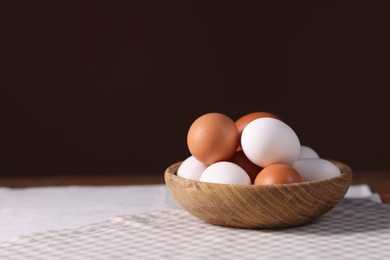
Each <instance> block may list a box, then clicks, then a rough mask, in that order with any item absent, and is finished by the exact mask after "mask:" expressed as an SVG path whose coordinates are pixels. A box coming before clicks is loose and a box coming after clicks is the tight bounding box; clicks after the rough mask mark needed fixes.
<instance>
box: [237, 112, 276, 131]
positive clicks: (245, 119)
mask: <svg viewBox="0 0 390 260" xmlns="http://www.w3.org/2000/svg"><path fill="white" fill-rule="evenodd" d="M262 117H271V118H275V119H279V120H280V118H279V117H278V116H276V115H274V114H271V113H268V112H253V113H249V114H246V115H244V116H242V117H240V118H239V119H237V120H236V122H235V123H236V125H237V128H238V133H239V134H240V135H241V133H242V131H243V130H244V128H245V127H246V126H247V125H248V124H249V123H250V122H252V121H253V120H255V119H258V118H262Z"/></svg>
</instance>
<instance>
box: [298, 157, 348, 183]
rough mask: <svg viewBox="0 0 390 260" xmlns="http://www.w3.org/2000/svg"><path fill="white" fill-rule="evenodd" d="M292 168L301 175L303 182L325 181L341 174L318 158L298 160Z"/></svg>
mask: <svg viewBox="0 0 390 260" xmlns="http://www.w3.org/2000/svg"><path fill="white" fill-rule="evenodd" d="M293 167H294V169H296V170H297V171H298V172H299V173H300V174H301V176H302V179H303V181H317V180H325V179H328V178H333V177H336V176H338V175H340V174H341V172H340V170H339V168H337V166H336V165H335V164H333V163H332V162H330V161H328V160H324V159H318V158H308V159H301V160H298V161H296V162H295V163H294V165H293Z"/></svg>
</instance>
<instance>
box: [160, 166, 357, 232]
mask: <svg viewBox="0 0 390 260" xmlns="http://www.w3.org/2000/svg"><path fill="white" fill-rule="evenodd" d="M332 162H333V163H334V164H335V165H336V166H337V167H338V168H339V169H340V171H341V174H340V175H339V176H337V177H334V178H330V179H326V180H319V181H310V182H301V183H292V184H276V185H235V184H216V183H207V182H201V181H194V180H189V179H184V178H181V177H179V176H177V170H178V168H179V166H180V165H181V163H182V162H177V163H175V164H173V165H171V166H169V167H168V168H167V169H166V171H165V176H164V177H165V183H166V185H167V187H168V190H169V192H170V193H171V194H172V196H173V198H174V199H175V200H176V201H177V202H178V203H179V204H180V205H181V206H182V207H183V208H184V209H186V210H187V211H188V212H190V213H191V214H192V215H194V216H196V217H198V218H199V219H202V220H203V221H205V222H207V223H210V224H214V225H219V226H227V227H235V228H281V227H290V226H297V225H302V224H306V223H309V222H312V221H314V220H315V219H317V218H319V217H320V216H322V215H323V214H325V213H326V212H328V211H329V210H331V209H332V208H333V207H334V206H336V204H337V203H338V202H340V200H341V199H342V198H343V197H344V196H345V194H346V192H347V190H348V188H349V186H350V185H351V181H352V170H351V169H350V168H349V167H348V166H347V165H346V164H343V163H341V162H338V161H332Z"/></svg>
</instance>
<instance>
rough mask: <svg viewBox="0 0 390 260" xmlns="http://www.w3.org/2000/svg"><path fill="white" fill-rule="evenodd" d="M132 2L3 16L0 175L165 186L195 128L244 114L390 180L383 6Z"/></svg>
mask: <svg viewBox="0 0 390 260" xmlns="http://www.w3.org/2000/svg"><path fill="white" fill-rule="evenodd" d="M51 2H57V1H51ZM64 2H65V1H64ZM106 2H108V1H106ZM140 2H141V3H142V4H141V3H131V4H129V3H127V4H126V5H124V4H122V5H115V6H114V4H111V5H110V6H108V5H107V3H106V4H105V5H98V4H94V5H88V6H78V5H70V4H67V5H64V6H60V5H59V4H58V3H56V4H55V5H54V4H53V3H49V4H48V3H46V4H36V3H31V4H22V3H18V4H15V3H13V4H2V8H1V10H2V15H1V16H0V27H1V28H0V29H1V43H0V44H1V46H0V47H1V54H2V55H1V64H2V65H3V66H2V69H1V78H0V83H1V100H0V116H1V125H0V133H1V135H0V152H1V154H0V156H1V157H0V175H3V176H5V175H7V176H16V175H33V174H39V175H56V174H105V173H107V174H115V173H135V172H142V173H143V172H144V173H158V174H162V172H163V171H164V169H165V168H166V167H167V166H168V165H170V164H171V163H173V162H176V161H179V160H182V159H185V158H186V157H187V156H188V155H189V152H188V150H187V147H186V132H187V130H188V128H189V126H190V124H191V122H192V121H193V120H195V119H196V118H197V117H198V116H200V115H202V114H204V113H207V112H222V113H225V114H227V115H229V116H231V117H232V118H233V119H237V118H238V117H239V116H241V115H243V114H246V113H249V112H252V111H269V112H272V113H275V114H277V115H279V116H280V117H282V118H283V119H284V120H285V121H286V122H287V123H288V124H289V125H290V126H291V127H292V128H293V129H294V130H295V131H296V132H297V134H298V136H299V137H300V139H301V143H303V144H306V145H308V146H311V147H312V148H314V149H316V150H317V152H318V153H319V154H320V155H321V156H322V157H324V158H332V159H337V160H340V161H343V162H345V163H347V164H349V165H350V166H351V167H352V169H354V170H360V171H365V170H389V169H390V166H389V165H390V164H389V160H388V159H389V155H390V152H389V151H390V150H389V147H390V138H389V133H390V123H389V116H388V114H389V113H388V111H389V109H388V99H389V98H388V95H386V94H385V91H386V89H387V88H388V86H389V83H390V74H389V69H390V36H389V33H390V30H389V29H390V15H389V13H390V3H389V2H387V1H336V2H329V1H321V3H320V1H308V2H304V3H303V2H300V3H297V2H296V1H288V2H285V3H281V2H276V1H253V2H252V3H248V2H246V3H241V2H239V1H237V2H236V3H234V4H229V3H226V2H222V3H218V4H217V3H210V2H205V3H201V2H199V1H156V2H153V3H150V2H147V3H146V2H143V1H140ZM258 2H261V3H258Z"/></svg>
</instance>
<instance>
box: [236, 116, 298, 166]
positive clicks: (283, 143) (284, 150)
mask: <svg viewBox="0 0 390 260" xmlns="http://www.w3.org/2000/svg"><path fill="white" fill-rule="evenodd" d="M241 147H242V150H243V151H244V153H245V155H246V156H247V157H248V159H249V160H251V161H252V162H253V163H254V164H256V165H258V166H261V167H267V166H269V165H271V164H275V163H283V164H288V165H292V164H293V163H294V162H295V161H296V160H297V159H298V157H299V153H300V150H301V144H300V142H299V139H298V136H297V135H296V134H295V132H294V130H292V129H291V127H289V126H288V125H287V124H285V123H284V122H282V121H280V120H278V119H274V118H259V119H255V120H253V121H252V122H250V123H249V124H248V125H247V126H246V127H245V128H244V130H243V132H242V135H241Z"/></svg>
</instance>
